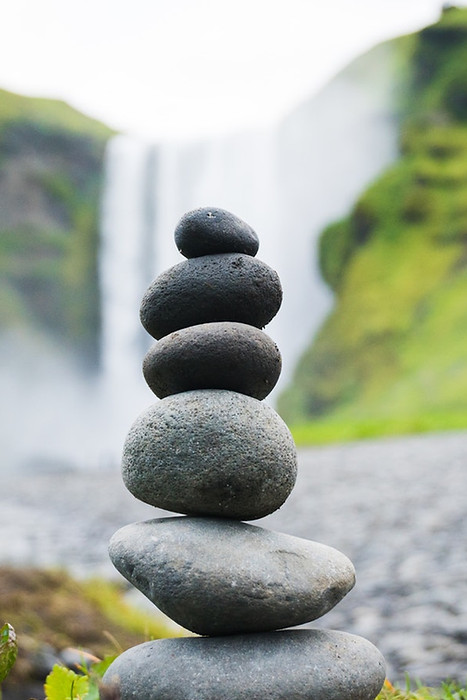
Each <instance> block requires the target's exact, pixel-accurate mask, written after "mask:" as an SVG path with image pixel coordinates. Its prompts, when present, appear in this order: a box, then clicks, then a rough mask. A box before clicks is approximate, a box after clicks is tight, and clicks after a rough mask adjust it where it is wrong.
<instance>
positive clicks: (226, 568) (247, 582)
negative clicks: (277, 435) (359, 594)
mask: <svg viewBox="0 0 467 700" xmlns="http://www.w3.org/2000/svg"><path fill="white" fill-rule="evenodd" d="M109 553H110V558H111V559H112V562H113V564H114V566H115V568H116V569H118V571H120V573H121V574H122V575H123V576H125V578H126V579H128V581H130V583H132V584H133V585H134V586H136V588H138V589H139V590H140V591H141V592H142V593H144V595H145V596H146V597H147V598H149V600H151V601H152V602H153V603H154V604H155V605H156V606H157V607H158V608H159V609H160V610H162V612H164V613H165V614H166V615H168V616H169V617H170V618H172V620H175V622H177V623H178V624H179V625H181V626H182V627H185V628H186V629H189V630H191V631H192V632H196V633H197V634H203V635H204V634H206V635H223V634H237V633H242V632H267V631H272V630H276V629H281V628H282V627H292V626H294V625H301V624H304V623H305V622H310V621H311V620H315V619H316V618H318V617H321V616H322V615H324V614H325V613H326V612H328V610H331V608H333V607H334V606H335V605H336V604H337V603H338V602H339V601H340V600H341V599H342V598H343V597H344V596H345V595H346V593H348V592H349V590H350V589H351V588H352V587H353V585H354V583H355V571H354V568H353V566H352V563H351V562H350V561H349V559H347V557H346V556H345V555H344V554H342V553H341V552H338V551H337V550H336V549H333V548H332V547H328V546H326V545H324V544H319V543H318V542H313V541H311V540H304V539H300V538H299V537H292V536H291V535H284V534H282V533H279V532H272V531H271V530H265V529H264V528H262V527H257V526H255V525H247V524H246V523H241V522H238V521H237V520H220V519H219V518H190V517H186V518H182V517H176V518H160V519H157V520H147V521H145V522H140V523H132V524H131V525H127V526H125V527H123V528H121V529H120V530H118V531H117V532H116V533H115V535H114V536H113V537H112V539H111V540H110V547H109Z"/></svg>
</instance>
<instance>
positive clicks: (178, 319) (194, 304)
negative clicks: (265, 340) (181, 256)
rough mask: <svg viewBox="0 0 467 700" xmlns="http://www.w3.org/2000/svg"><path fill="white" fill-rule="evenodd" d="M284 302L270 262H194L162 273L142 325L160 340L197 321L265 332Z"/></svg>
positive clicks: (228, 258) (144, 306) (144, 305)
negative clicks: (239, 325)
mask: <svg viewBox="0 0 467 700" xmlns="http://www.w3.org/2000/svg"><path fill="white" fill-rule="evenodd" d="M281 303H282V287H281V283H280V280H279V277H278V275H277V272H275V271H274V270H273V269H272V268H270V267H269V266H268V265H266V263H264V262H262V261H261V260H258V259H257V258H253V257H251V256H249V255H243V254H240V253H230V254H225V255H205V256H203V257H200V258H191V259H190V260H185V261H184V262H181V263H179V264H178V265H175V266H174V267H171V268H170V269H169V270H166V272H163V273H162V274H160V275H159V276H158V277H157V278H156V279H155V280H154V282H153V283H152V284H151V286H150V287H149V289H148V290H147V292H146V294H145V295H144V297H143V300H142V302H141V309H140V318H141V323H142V324H143V326H144V328H145V329H146V330H147V332H148V333H149V334H150V335H152V337H153V338H156V339H157V340H158V339H160V338H162V337H163V336H165V335H167V334H168V333H172V332H173V331H177V330H179V329H180V328H187V327H188V326H194V325H196V324H198V323H210V322H213V321H237V322H239V323H247V324H249V325H251V326H256V328H264V326H266V325H267V324H268V323H269V321H271V319H272V318H274V316H275V315H276V313H277V312H278V310H279V307H280V305H281Z"/></svg>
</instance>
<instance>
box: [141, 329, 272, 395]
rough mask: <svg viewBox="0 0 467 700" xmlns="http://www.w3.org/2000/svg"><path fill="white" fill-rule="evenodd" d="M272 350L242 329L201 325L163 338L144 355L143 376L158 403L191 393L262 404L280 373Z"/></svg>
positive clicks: (260, 335)
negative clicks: (212, 392) (230, 395)
mask: <svg viewBox="0 0 467 700" xmlns="http://www.w3.org/2000/svg"><path fill="white" fill-rule="evenodd" d="M281 365H282V362H281V356H280V352H279V349H278V347H277V345H276V344H275V343H274V341H273V340H272V339H271V338H270V337H269V336H268V335H266V333H264V332H263V331H260V330H258V329H257V328H255V327H253V326H248V325H246V324H245V323H232V322H229V321H224V322H220V323H203V324H199V325H197V326H190V327H189V328H184V329H182V330H179V331H176V332H175V333H170V334H169V335H166V336H165V337H164V338H162V340H159V342H157V343H156V344H155V345H154V346H153V347H152V348H151V349H150V350H149V352H148V353H147V355H146V357H145V358H144V361H143V374H144V377H145V379H146V382H147V383H148V385H149V386H150V388H151V389H152V391H153V392H154V393H155V394H156V396H158V397H159V398H160V399H162V398H165V397H166V396H170V395H171V394H177V393H179V392H182V391H192V390H194V389H228V390H230V391H237V392H239V393H241V394H247V395H248V396H253V397H254V398H255V399H258V400H262V399H264V398H265V397H266V396H267V395H268V394H269V393H270V392H271V391H272V389H273V388H274V386H275V385H276V382H277V380H278V379H279V375H280V371H281Z"/></svg>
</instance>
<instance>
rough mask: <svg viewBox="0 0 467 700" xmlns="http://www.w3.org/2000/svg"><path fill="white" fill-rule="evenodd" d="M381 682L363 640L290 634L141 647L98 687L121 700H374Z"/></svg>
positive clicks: (379, 661)
mask: <svg viewBox="0 0 467 700" xmlns="http://www.w3.org/2000/svg"><path fill="white" fill-rule="evenodd" d="M384 678H385V665H384V659H383V657H382V656H381V654H380V652H379V651H378V650H377V649H376V648H375V647H374V646H373V645H372V644H371V643H370V642H368V641H367V640H366V639H362V638H361V637H356V636H354V635H351V634H346V633H345V632H335V631H321V630H290V631H286V632H269V633H266V634H248V635H235V636H231V637H199V638H192V639H189V638H183V639H160V640H155V641H152V642H146V643H144V644H140V645H139V646H136V647H133V648H132V649H129V650H128V651H125V652H124V653H123V654H122V655H121V656H119V657H118V658H117V659H116V660H115V661H114V662H113V664H112V665H111V666H110V668H109V669H108V670H107V672H106V674H105V676H104V683H105V684H106V685H109V686H112V685H114V684H115V685H117V687H118V688H119V690H120V694H121V695H120V698H121V700H266V698H267V700H374V698H375V697H376V696H377V694H378V693H379V691H380V689H381V687H382V685H383V683H384Z"/></svg>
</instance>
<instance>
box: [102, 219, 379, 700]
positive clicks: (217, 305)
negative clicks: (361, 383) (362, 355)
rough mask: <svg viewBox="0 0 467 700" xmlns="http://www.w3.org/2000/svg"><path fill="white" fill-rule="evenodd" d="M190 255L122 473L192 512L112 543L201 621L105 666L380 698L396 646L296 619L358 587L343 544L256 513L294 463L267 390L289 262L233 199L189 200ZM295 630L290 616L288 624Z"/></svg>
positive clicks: (154, 331) (278, 495)
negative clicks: (257, 522) (192, 205)
mask: <svg viewBox="0 0 467 700" xmlns="http://www.w3.org/2000/svg"><path fill="white" fill-rule="evenodd" d="M175 242H176V244H177V246H178V248H179V250H180V252H181V253H182V254H183V255H184V256H185V257H186V258H187V260H185V261H184V262H181V263H180V264H178V265H176V266H175V267H173V268H171V269H170V270H168V271H166V272H165V273H163V274H161V275H160V276H159V277H158V278H157V279H156V280H155V281H154V282H153V284H152V285H151V286H150V288H149V289H148V291H147V292H146V294H145V296H144V298H143V302H142V306H141V321H142V323H143V326H144V327H145V328H146V330H147V331H148V332H149V333H150V334H151V335H152V336H153V337H154V338H156V339H158V340H159V342H158V343H157V344H156V345H155V346H154V347H153V348H152V349H151V350H150V351H149V353H148V354H147V356H146V358H145V360H144V364H143V372H144V375H145V377H146V381H147V382H148V384H149V386H150V387H151V389H152V390H153V391H154V393H155V394H156V395H157V396H158V397H159V398H161V399H162V400H161V401H158V402H157V403H155V404H154V405H153V406H151V407H150V408H149V409H148V410H147V411H146V412H145V413H143V414H142V415H141V416H140V417H139V418H138V419H137V421H136V422H135V423H134V425H133V427H132V428H131V430H130V432H129V434H128V437H127V440H126V443H125V447H124V454H123V479H124V482H125V484H126V486H127V488H128V489H129V491H130V492H131V493H132V494H133V495H134V496H136V498H138V499H140V500H141V501H144V502H146V503H150V504H152V505H154V506H157V507H160V508H164V509H167V510H170V511H174V512H176V513H182V514H184V516H182V517H180V516H175V517H167V518H159V519H154V520H149V521H146V522H141V523H133V524H131V525H127V526H126V527H123V528H122V529H121V530H119V531H118V532H117V533H116V534H115V535H114V536H113V538H112V540H111V543H110V556H111V559H112V561H113V563H114V565H115V567H116V568H117V569H118V570H119V571H120V572H121V573H122V574H123V576H125V577H126V578H127V579H128V580H129V581H130V582H131V583H132V584H133V585H135V586H136V587H137V588H139V589H140V590H141V591H142V592H143V593H144V594H145V595H146V596H147V597H148V598H149V599H150V600H151V601H152V602H153V603H154V604H155V605H156V606H157V607H158V608H159V609H160V610H162V611H163V612H165V613H166V614H167V615H168V616H169V617H171V618H172V619H173V620H175V621H176V622H177V623H179V624H180V625H182V626H183V627H184V628H186V629H188V630H191V631H192V632H195V633H197V634H199V635H203V636H200V637H193V636H190V637H184V638H177V639H163V640H155V641H150V642H146V643H144V644H141V645H139V646H136V647H133V648H132V649H129V650H128V651H126V652H124V653H123V654H122V655H121V656H120V657H118V658H117V659H116V660H115V661H114V663H113V664H112V665H111V666H110V668H109V669H108V671H107V673H106V675H105V678H104V682H105V683H106V684H113V683H116V684H117V685H118V688H119V693H120V697H121V700H129V699H130V698H137V699H138V700H189V699H193V700H194V699H196V700H247V699H248V700H251V699H254V700H265V699H266V698H268V699H269V700H279V699H280V700H286V699H287V700H289V699H290V700H302V699H303V700H305V699H307V700H311V699H312V698H313V700H318V699H319V700H373V698H375V696H376V695H377V694H378V692H379V690H380V688H381V686H382V684H383V681H384V676H385V671H384V661H383V659H382V657H381V655H380V653H379V651H378V650H377V649H376V648H375V647H374V646H373V645H372V644H370V643H369V642H368V641H366V640H365V639H362V638H360V637H356V636H354V635H351V634H346V633H343V632H336V631H327V630H324V631H322V630H316V629H301V630H284V629H283V628H287V627H291V626H294V625H300V624H302V623H306V622H309V621H311V620H314V619H316V618H318V617H320V616H321V615H324V613H326V612H327V611H328V610H330V609H331V608H332V607H334V605H336V604H337V603H338V602H339V601H340V600H341V598H342V597H343V596H344V595H345V594H346V593H347V592H348V591H349V590H350V589H351V588H352V586H353V584H354V569H353V566H352V564H351V562H350V561H349V560H348V559H347V558H346V557H345V556H344V555H343V554H341V553H340V552H338V551H336V550H335V549H332V548H331V547H328V546H325V545H322V544H318V543H316V542H312V541H308V540H303V539H299V538H296V537H291V536H289V535H285V534H281V533H276V532H271V531H269V530H266V529H264V528H261V527H258V526H254V525H249V524H246V523H244V522H241V521H242V520H254V519H256V518H261V517H263V516H265V515H268V514H269V513H272V512H273V511H275V510H276V509H277V508H279V507H280V506H281V505H282V504H283V503H284V501H285V500H286V498H287V497H288V495H289V494H290V492H291V490H292V488H293V486H294V483H295V478H296V464H297V457H296V450H295V445H294V443H293V440H292V437H291V435H290V433H289V431H288V429H287V427H286V425H285V424H284V423H283V421H282V420H281V418H280V417H279V416H278V415H277V413H275V411H274V410H273V409H272V408H271V407H269V406H268V405H267V404H265V403H263V402H262V401H261V400H262V399H264V398H265V397H266V396H267V395H268V394H269V392H270V391H271V390H272V388H273V387H274V385H275V383H276V381H277V379H278V377H279V373H280V369H281V359H280V354H279V351H278V349H277V347H276V345H275V344H274V342H273V341H272V340H271V339H270V338H269V337H268V336H267V335H266V334H265V333H264V332H263V331H262V330H261V329H262V328H263V327H264V326H265V325H266V324H267V323H269V321H270V320H271V319H272V318H273V317H274V316H275V314H276V313H277V311H278V309H279V306H280V304H281V300H282V290H281V286H280V281H279V278H278V276H277V274H276V273H275V272H274V271H273V270H272V269H271V268H269V267H268V266H267V265H265V264H264V263H263V262H261V261H260V260H258V259H257V258H255V257H254V256H255V255H256V252H257V250H258V245H259V243H258V238H257V236H256V234H255V232H254V231H253V230H252V229H251V228H250V226H248V225H247V224H246V223H244V222H243V221H241V220H240V219H238V218H237V217H235V216H234V215H232V214H230V213H228V212H226V211H224V210H221V209H198V210H195V211H193V212H189V213H188V214H186V215H185V216H184V217H183V218H182V219H181V221H180V223H179V224H178V226H177V228H176V231H175ZM277 630H281V631H277Z"/></svg>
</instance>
